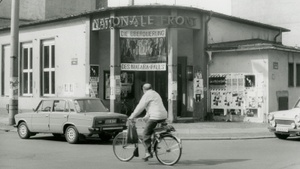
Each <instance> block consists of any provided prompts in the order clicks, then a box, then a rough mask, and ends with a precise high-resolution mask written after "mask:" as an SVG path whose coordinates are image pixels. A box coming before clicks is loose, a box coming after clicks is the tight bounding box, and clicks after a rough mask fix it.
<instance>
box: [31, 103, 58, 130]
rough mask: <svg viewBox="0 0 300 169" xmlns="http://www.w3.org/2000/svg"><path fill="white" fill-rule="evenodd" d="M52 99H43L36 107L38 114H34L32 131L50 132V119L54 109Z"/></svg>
mask: <svg viewBox="0 0 300 169" xmlns="http://www.w3.org/2000/svg"><path fill="white" fill-rule="evenodd" d="M52 106H53V101H52V100H42V101H41V102H40V104H39V106H38V108H37V109H36V114H34V115H33V116H32V119H31V126H32V132H49V120H50V118H49V117H50V113H51V110H52Z"/></svg>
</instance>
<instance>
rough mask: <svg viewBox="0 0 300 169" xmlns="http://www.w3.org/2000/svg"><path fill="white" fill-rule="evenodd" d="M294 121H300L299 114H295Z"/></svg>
mask: <svg viewBox="0 0 300 169" xmlns="http://www.w3.org/2000/svg"><path fill="white" fill-rule="evenodd" d="M295 122H296V123H299V122H300V116H298V115H296V116H295Z"/></svg>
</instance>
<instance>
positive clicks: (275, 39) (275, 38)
mask: <svg viewBox="0 0 300 169" xmlns="http://www.w3.org/2000/svg"><path fill="white" fill-rule="evenodd" d="M281 34H282V30H281V29H279V32H278V34H277V35H276V36H275V37H274V42H275V43H277V38H278V36H279V35H281Z"/></svg>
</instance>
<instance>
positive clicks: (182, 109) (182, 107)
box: [177, 56, 192, 117]
mask: <svg viewBox="0 0 300 169" xmlns="http://www.w3.org/2000/svg"><path fill="white" fill-rule="evenodd" d="M177 85H178V102H177V110H178V112H177V116H178V117H191V116H192V114H191V113H189V112H188V111H187V103H188V100H187V98H188V90H187V89H188V77H187V57H186V56H180V57H178V65H177Z"/></svg>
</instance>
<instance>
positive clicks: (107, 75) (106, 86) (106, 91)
mask: <svg viewBox="0 0 300 169" xmlns="http://www.w3.org/2000/svg"><path fill="white" fill-rule="evenodd" d="M110 91H111V89H110V73H109V71H104V99H110Z"/></svg>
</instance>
